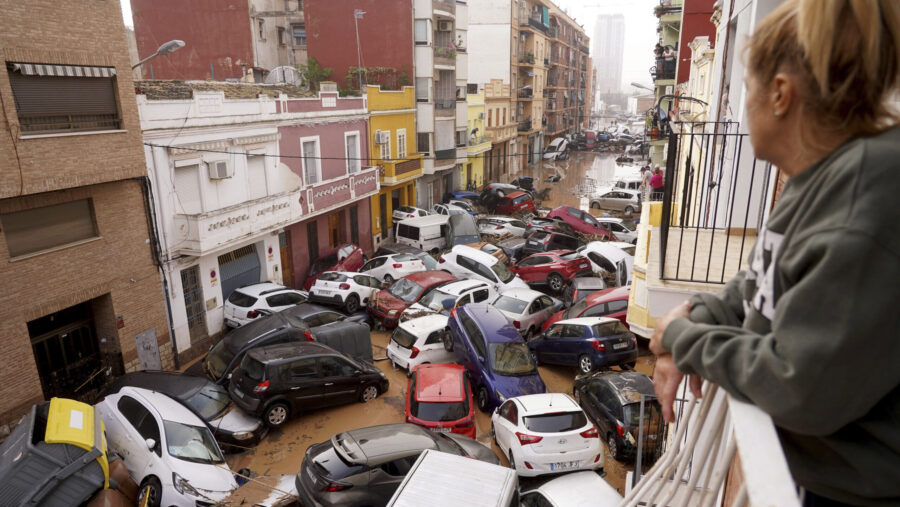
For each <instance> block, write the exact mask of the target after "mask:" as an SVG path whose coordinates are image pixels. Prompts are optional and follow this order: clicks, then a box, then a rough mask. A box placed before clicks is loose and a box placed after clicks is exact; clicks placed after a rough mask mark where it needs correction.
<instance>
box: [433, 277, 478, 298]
mask: <svg viewBox="0 0 900 507" xmlns="http://www.w3.org/2000/svg"><path fill="white" fill-rule="evenodd" d="M476 287H488V284H487V282H485V281H483V280H475V279H467V280H456V281H455V282H450V283H448V284H446V285H442V286H441V288H440V291H441V292H446V293H447V294H453V295H454V296H459V295H460V294H462V293H463V292H466V291H467V290H471V289H474V288H476Z"/></svg>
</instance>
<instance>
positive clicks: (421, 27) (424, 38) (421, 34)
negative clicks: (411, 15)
mask: <svg viewBox="0 0 900 507" xmlns="http://www.w3.org/2000/svg"><path fill="white" fill-rule="evenodd" d="M415 41H416V45H417V46H424V45H427V44H428V20H427V19H417V20H416V22H415Z"/></svg>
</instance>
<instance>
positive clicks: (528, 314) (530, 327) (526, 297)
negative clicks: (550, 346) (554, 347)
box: [490, 289, 563, 340]
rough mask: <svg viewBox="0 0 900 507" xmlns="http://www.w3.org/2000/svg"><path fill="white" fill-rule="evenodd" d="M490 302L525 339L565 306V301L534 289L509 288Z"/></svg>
mask: <svg viewBox="0 0 900 507" xmlns="http://www.w3.org/2000/svg"><path fill="white" fill-rule="evenodd" d="M490 304H491V305H492V306H494V307H495V308H497V309H498V310H500V311H501V312H503V315H506V318H507V319H509V322H510V323H511V324H512V325H513V327H515V328H516V329H518V330H519V333H521V334H522V336H524V337H525V340H529V339H531V337H532V336H534V335H535V334H537V333H539V332H540V330H541V324H543V323H544V321H545V320H547V318H549V317H550V316H551V315H553V314H554V313H556V312H558V311H559V310H561V309H562V307H563V302H562V301H560V300H558V299H555V298H552V297H550V296H548V295H546V294H544V293H543V292H538V291H536V290H532V289H507V290H505V291H503V292H501V293H500V295H499V296H497V297H496V298H494V299H493V300H492V301H491V302H490Z"/></svg>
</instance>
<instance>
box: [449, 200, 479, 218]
mask: <svg viewBox="0 0 900 507" xmlns="http://www.w3.org/2000/svg"><path fill="white" fill-rule="evenodd" d="M447 204H449V205H450V206H456V207H457V208H462V209H464V210H466V211H467V212H468V213H469V214H470V215H477V214H478V212H477V211H475V208H473V207H472V203H471V202H469V201H465V200H461V199H451V200H450V202H448V203H447Z"/></svg>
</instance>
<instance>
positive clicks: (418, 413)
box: [409, 398, 469, 421]
mask: <svg viewBox="0 0 900 507" xmlns="http://www.w3.org/2000/svg"><path fill="white" fill-rule="evenodd" d="M410 401H412V402H413V403H410V407H409V409H410V413H411V414H412V415H413V417H417V418H419V419H422V420H423V421H457V420H459V419H462V418H463V417H465V416H467V415H469V400H464V401H461V402H456V403H415V402H414V400H413V399H412V398H410Z"/></svg>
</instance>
